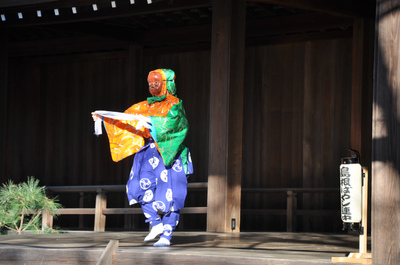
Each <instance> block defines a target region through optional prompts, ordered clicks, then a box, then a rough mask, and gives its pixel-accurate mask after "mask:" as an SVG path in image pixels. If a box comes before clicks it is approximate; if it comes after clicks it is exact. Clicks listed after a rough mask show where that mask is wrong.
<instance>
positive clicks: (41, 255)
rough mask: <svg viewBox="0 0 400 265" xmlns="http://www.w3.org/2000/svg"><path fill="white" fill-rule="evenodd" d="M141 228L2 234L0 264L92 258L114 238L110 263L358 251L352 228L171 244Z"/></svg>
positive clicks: (316, 256)
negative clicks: (156, 241) (348, 230)
mask: <svg viewBox="0 0 400 265" xmlns="http://www.w3.org/2000/svg"><path fill="white" fill-rule="evenodd" d="M145 236H146V232H104V233H95V232H76V231H74V232H66V233H62V234H53V235H32V234H26V235H21V236H17V235H1V236H0V264H96V262H97V261H98V259H99V258H100V256H101V255H102V253H103V251H104V250H105V248H106V246H107V244H108V242H109V241H110V240H118V241H119V247H118V251H117V252H116V254H115V257H114V264H205V263H208V264H274V265H287V264H296V265H302V264H339V263H332V262H331V258H332V257H345V256H347V255H348V254H349V253H351V252H357V251H358V235H356V234H317V233H262V232H260V233H239V234H231V233H207V232H175V233H174V237H173V239H172V244H171V246H170V247H164V248H156V247H153V246H152V244H153V243H154V242H143V238H144V237H145Z"/></svg>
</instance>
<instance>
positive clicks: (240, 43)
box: [207, 0, 245, 232]
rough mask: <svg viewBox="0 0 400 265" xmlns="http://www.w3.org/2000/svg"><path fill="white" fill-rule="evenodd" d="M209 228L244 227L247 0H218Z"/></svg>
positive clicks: (215, 10)
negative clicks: (243, 170)
mask: <svg viewBox="0 0 400 265" xmlns="http://www.w3.org/2000/svg"><path fill="white" fill-rule="evenodd" d="M212 8H213V29H212V48H211V49H212V50H211V93H210V95H212V96H211V98H210V129H209V137H210V138H209V177H208V187H209V188H208V206H207V207H208V212H207V231H215V232H227V231H231V220H232V219H235V220H236V229H235V230H234V232H239V231H240V196H241V176H242V124H243V101H242V98H243V77H244V52H245V50H244V48H245V47H244V38H245V35H244V30H245V1H243V0H240V1H233V0H223V1H220V0H214V1H213V6H212Z"/></svg>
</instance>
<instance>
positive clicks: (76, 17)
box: [0, 0, 211, 27]
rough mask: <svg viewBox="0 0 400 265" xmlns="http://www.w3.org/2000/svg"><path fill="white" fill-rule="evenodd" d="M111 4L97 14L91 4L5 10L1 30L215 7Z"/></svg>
mask: <svg viewBox="0 0 400 265" xmlns="http://www.w3.org/2000/svg"><path fill="white" fill-rule="evenodd" d="M97 2H98V1H97ZM103 2H104V3H103ZM110 2H111V1H108V0H107V1H100V2H99V3H97V5H98V9H97V11H94V10H93V7H92V4H93V3H92V2H90V3H89V2H88V1H85V2H82V1H77V2H73V1H63V2H52V3H48V4H42V5H33V6H23V7H18V8H15V7H13V8H6V9H3V10H2V14H4V15H5V17H6V21H0V22H1V23H0V27H4V26H7V27H18V26H38V25H49V24H62V23H72V22H80V21H93V20H102V19H108V18H118V17H127V16H138V15H146V14H154V13H163V12H173V11H177V10H182V9H192V8H201V7H209V6H211V1H210V0H192V1H190V2H188V1H186V0H174V2H173V3H172V4H171V3H169V2H168V1H160V2H155V3H152V4H147V1H136V3H135V4H130V2H129V1H119V2H117V7H116V8H112V7H111V4H110ZM72 7H76V9H77V13H76V14H73V13H72ZM55 8H57V9H58V10H59V15H58V16H56V15H55V14H54V9H55ZM37 10H41V12H42V17H38V16H37ZM18 12H21V13H22V14H23V19H19V18H18V15H17V13H18Z"/></svg>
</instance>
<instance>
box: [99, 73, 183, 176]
mask: <svg viewBox="0 0 400 265" xmlns="http://www.w3.org/2000/svg"><path fill="white" fill-rule="evenodd" d="M156 71H158V72H159V73H161V74H162V75H163V79H164V84H163V88H162V92H161V93H160V95H159V96H157V97H150V98H148V99H147V100H146V101H142V102H139V103H137V104H134V105H133V106H131V107H130V108H128V109H127V110H126V111H125V112H124V113H126V114H136V115H138V114H140V115H143V116H146V117H148V118H150V120H151V128H150V129H147V128H141V129H136V127H137V125H138V122H139V121H138V120H131V121H128V120H116V119H112V118H107V117H103V121H104V126H105V128H106V130H107V135H108V139H109V143H110V151H111V157H112V159H113V161H115V162H118V161H120V160H122V159H124V158H126V157H128V156H130V155H133V154H135V153H136V152H138V151H139V150H140V148H142V147H143V146H144V143H145V140H144V138H149V137H152V138H153V139H154V141H155V143H156V146H157V149H158V150H159V152H160V154H161V157H162V159H163V162H164V165H165V166H170V165H171V164H172V163H173V161H174V159H176V158H177V156H179V155H180V156H181V158H182V162H183V166H184V169H185V172H186V173H188V170H187V165H188V150H187V148H186V147H185V145H184V144H183V142H184V140H185V138H186V135H187V133H188V129H189V124H188V121H187V119H186V114H185V110H184V108H183V103H182V100H180V99H179V98H177V97H175V96H173V95H174V94H175V92H176V88H175V83H174V78H175V74H174V73H173V71H172V70H168V69H158V70H156ZM167 91H168V92H167Z"/></svg>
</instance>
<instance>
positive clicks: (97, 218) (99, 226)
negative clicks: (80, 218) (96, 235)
mask: <svg viewBox="0 0 400 265" xmlns="http://www.w3.org/2000/svg"><path fill="white" fill-rule="evenodd" d="M105 208H107V195H106V194H105V193H103V192H102V191H101V190H98V191H97V195H96V206H95V214H94V231H95V232H104V231H106V216H105V214H103V209H105Z"/></svg>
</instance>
